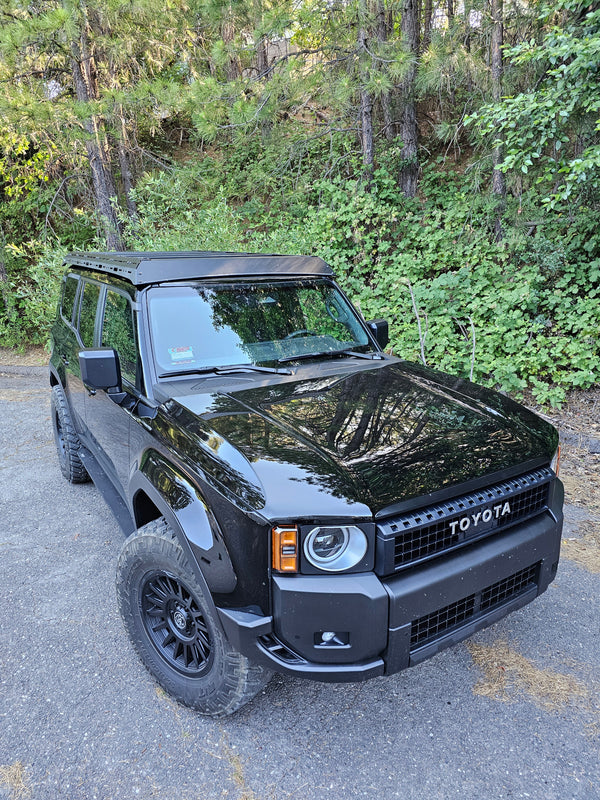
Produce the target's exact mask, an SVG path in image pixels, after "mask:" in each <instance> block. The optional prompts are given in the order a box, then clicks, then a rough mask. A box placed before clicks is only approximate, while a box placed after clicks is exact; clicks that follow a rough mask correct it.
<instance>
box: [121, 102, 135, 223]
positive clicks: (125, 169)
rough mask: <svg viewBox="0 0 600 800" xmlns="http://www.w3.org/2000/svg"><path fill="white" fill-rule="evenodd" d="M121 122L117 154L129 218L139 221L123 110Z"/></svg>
mask: <svg viewBox="0 0 600 800" xmlns="http://www.w3.org/2000/svg"><path fill="white" fill-rule="evenodd" d="M119 121H120V123H121V133H120V136H119V140H118V144H117V153H118V155H119V166H120V168H121V180H122V181H123V192H124V193H125V203H126V204H127V214H128V216H129V219H137V216H138V211H137V205H136V203H135V200H134V199H133V196H132V194H131V193H132V190H133V180H132V177H131V167H130V164H129V154H128V152H127V130H126V128H125V119H124V117H123V109H121V113H120V114H119Z"/></svg>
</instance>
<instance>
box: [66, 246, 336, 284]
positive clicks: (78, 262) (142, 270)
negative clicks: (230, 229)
mask: <svg viewBox="0 0 600 800" xmlns="http://www.w3.org/2000/svg"><path fill="white" fill-rule="evenodd" d="M65 264H68V265H70V266H74V267H83V268H84V269H92V270H96V271H98V272H106V273H108V274H109V275H116V276H118V277H119V278H123V279H125V280H127V281H130V282H131V283H133V284H134V285H135V286H147V285H148V284H151V283H159V282H163V281H170V280H173V281H177V280H186V279H191V278H236V277H244V278H245V277H258V276H261V277H264V276H267V277H268V276H272V277H304V276H314V275H333V271H332V269H331V267H330V266H329V265H328V264H326V263H325V262H324V261H323V260H322V259H320V258H317V257H316V256H278V255H264V254H262V253H219V252H210V251H200V250H198V251H190V252H187V253H186V252H166V253H134V252H122V253H117V252H115V253H70V254H69V255H68V256H66V258H65Z"/></svg>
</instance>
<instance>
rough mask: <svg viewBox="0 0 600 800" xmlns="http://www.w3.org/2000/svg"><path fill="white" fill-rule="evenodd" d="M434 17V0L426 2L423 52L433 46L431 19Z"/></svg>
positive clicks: (426, 0)
mask: <svg viewBox="0 0 600 800" xmlns="http://www.w3.org/2000/svg"><path fill="white" fill-rule="evenodd" d="M432 17H433V0H425V7H424V9H423V48H422V49H423V51H425V50H427V48H428V47H429V45H430V44H431V18H432Z"/></svg>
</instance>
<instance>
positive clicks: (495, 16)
mask: <svg viewBox="0 0 600 800" xmlns="http://www.w3.org/2000/svg"><path fill="white" fill-rule="evenodd" d="M491 13H492V42H491V45H492V47H491V49H492V53H491V58H492V96H493V99H494V102H495V103H499V102H500V100H501V99H502V40H503V33H504V31H503V9H502V0H491ZM492 160H493V165H494V170H493V173H492V192H493V193H494V194H495V195H496V197H497V198H498V202H497V206H496V213H497V216H496V222H495V224H494V232H495V235H496V240H497V241H499V240H500V239H502V236H503V233H502V216H503V213H504V205H505V203H504V198H505V196H506V178H505V176H504V173H503V172H502V170H501V169H500V164H502V162H503V161H504V148H503V147H502V145H498V146H497V147H495V148H494V151H493V153H492Z"/></svg>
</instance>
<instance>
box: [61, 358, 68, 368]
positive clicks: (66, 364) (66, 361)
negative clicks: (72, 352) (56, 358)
mask: <svg viewBox="0 0 600 800" xmlns="http://www.w3.org/2000/svg"><path fill="white" fill-rule="evenodd" d="M60 360H61V361H62V362H63V364H64V365H65V367H68V366H69V359H68V358H67V357H66V356H65V355H61V357H60Z"/></svg>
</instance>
